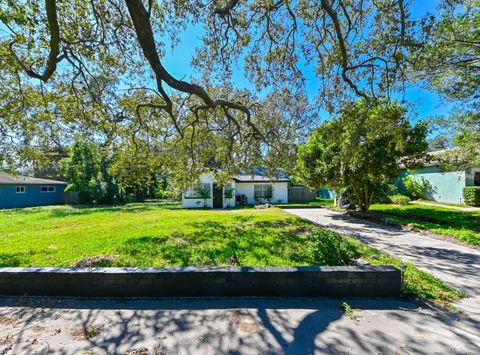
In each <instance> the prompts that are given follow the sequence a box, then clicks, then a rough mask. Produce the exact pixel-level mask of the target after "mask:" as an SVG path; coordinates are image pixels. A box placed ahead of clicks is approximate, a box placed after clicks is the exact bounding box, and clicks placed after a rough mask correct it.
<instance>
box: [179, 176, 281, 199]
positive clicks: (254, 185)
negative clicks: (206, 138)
mask: <svg viewBox="0 0 480 355" xmlns="http://www.w3.org/2000/svg"><path fill="white" fill-rule="evenodd" d="M289 181H290V178H289V177H288V176H287V175H285V174H281V175H279V177H276V178H270V177H267V176H264V175H263V171H262V170H261V169H257V171H256V173H255V174H254V175H248V174H240V175H238V176H235V177H234V178H233V179H232V181H230V182H228V183H226V184H224V185H223V186H222V185H221V184H220V183H218V182H217V181H215V174H213V173H205V174H202V175H201V176H200V178H199V181H198V184H197V185H196V186H192V187H189V188H187V189H186V190H185V191H183V193H182V206H183V207H184V208H228V207H234V206H236V205H240V204H249V205H252V204H256V203H266V202H269V203H272V204H276V203H288V183H289Z"/></svg>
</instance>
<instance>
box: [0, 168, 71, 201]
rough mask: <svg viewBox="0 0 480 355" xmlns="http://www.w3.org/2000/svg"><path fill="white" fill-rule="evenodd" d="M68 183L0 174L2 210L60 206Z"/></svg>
mask: <svg viewBox="0 0 480 355" xmlns="http://www.w3.org/2000/svg"><path fill="white" fill-rule="evenodd" d="M66 185H67V183H66V182H63V181H55V180H48V179H38V178H33V177H28V176H20V175H11V174H6V173H2V172H0V208H17V207H29V206H43V205H58V204H61V203H63V194H64V190H65V187H66Z"/></svg>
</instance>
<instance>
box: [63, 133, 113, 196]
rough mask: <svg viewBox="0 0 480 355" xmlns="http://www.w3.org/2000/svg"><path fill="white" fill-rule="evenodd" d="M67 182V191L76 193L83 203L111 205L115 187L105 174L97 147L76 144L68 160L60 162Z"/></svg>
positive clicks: (88, 144) (82, 143) (90, 144)
mask: <svg viewBox="0 0 480 355" xmlns="http://www.w3.org/2000/svg"><path fill="white" fill-rule="evenodd" d="M60 164H61V167H62V170H63V174H64V175H65V177H66V178H67V180H68V181H69V185H68V186H67V190H68V191H78V192H79V196H80V200H81V201H83V202H84V203H92V202H94V203H112V202H114V201H115V195H116V193H117V187H116V185H115V184H114V183H113V180H112V178H111V176H109V175H108V173H106V169H105V165H104V161H103V160H102V155H101V153H100V150H99V147H98V146H97V145H96V144H94V143H91V142H76V143H74V145H73V146H72V149H71V150H70V152H69V156H68V158H65V159H63V160H62V161H61V162H60Z"/></svg>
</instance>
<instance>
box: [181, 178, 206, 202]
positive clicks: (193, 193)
mask: <svg viewBox="0 0 480 355" xmlns="http://www.w3.org/2000/svg"><path fill="white" fill-rule="evenodd" d="M199 190H208V191H209V196H208V198H212V187H211V184H210V183H208V182H201V183H199V184H197V185H195V186H193V187H189V188H187V189H186V190H185V192H184V194H183V197H184V198H187V199H202V198H203V197H201V196H200V194H199V193H198V191H199Z"/></svg>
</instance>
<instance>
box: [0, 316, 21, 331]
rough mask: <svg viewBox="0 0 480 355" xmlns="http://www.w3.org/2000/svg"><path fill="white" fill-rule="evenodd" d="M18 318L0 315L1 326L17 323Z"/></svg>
mask: <svg viewBox="0 0 480 355" xmlns="http://www.w3.org/2000/svg"><path fill="white" fill-rule="evenodd" d="M17 321H18V318H17V317H0V327H2V328H3V327H5V326H9V325H12V324H15V323H17Z"/></svg>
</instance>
